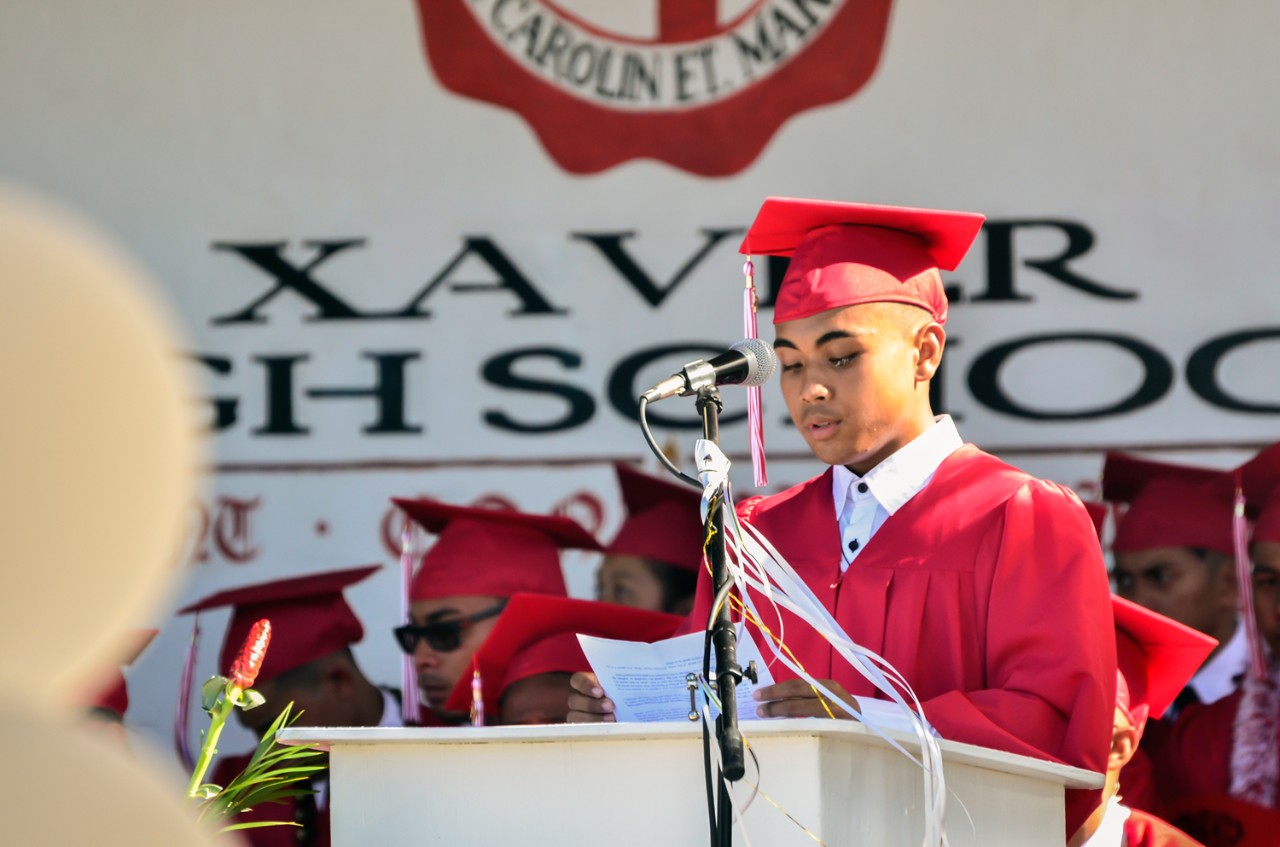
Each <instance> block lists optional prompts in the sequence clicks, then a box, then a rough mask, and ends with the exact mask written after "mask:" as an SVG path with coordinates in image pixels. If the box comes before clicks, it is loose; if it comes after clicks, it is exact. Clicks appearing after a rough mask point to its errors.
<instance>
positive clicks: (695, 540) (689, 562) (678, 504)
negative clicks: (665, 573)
mask: <svg viewBox="0 0 1280 847" xmlns="http://www.w3.org/2000/svg"><path fill="white" fill-rule="evenodd" d="M614 469H615V470H616V471H617V474H618V486H619V487H620V488H621V489H622V499H623V502H624V503H626V506H627V519H626V520H625V521H623V523H622V528H621V529H619V530H618V534H617V535H616V536H614V539H613V541H611V542H610V543H609V545H608V546H607V547H605V548H604V552H605V553H606V554H608V555H611V556H638V557H640V558H642V559H653V560H655V561H659V562H664V563H666V564H669V565H675V566H676V567H679V568H684V569H685V570H691V571H696V570H697V569H698V568H699V567H700V566H701V565H702V513H701V511H700V509H701V505H702V492H700V491H698V490H697V489H696V488H692V487H690V486H688V485H681V484H678V483H675V482H667V481H666V480H665V479H659V478H658V477H655V476H650V475H649V474H647V473H641V472H640V471H637V470H635V469H633V468H631V467H630V466H628V465H625V464H622V463H618V464H616V465H614Z"/></svg>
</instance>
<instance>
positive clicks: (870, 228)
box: [739, 197, 985, 323]
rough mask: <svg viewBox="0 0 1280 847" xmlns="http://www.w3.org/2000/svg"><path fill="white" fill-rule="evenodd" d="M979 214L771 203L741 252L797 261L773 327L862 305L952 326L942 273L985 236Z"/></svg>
mask: <svg viewBox="0 0 1280 847" xmlns="http://www.w3.org/2000/svg"><path fill="white" fill-rule="evenodd" d="M984 219H985V218H984V217H983V216H982V215H980V214H977V213H975V212H951V211H942V210H937V209H912V208H906V207H901V206H877V205H870V204H866V203H837V202H833V201H827V200H800V199H795V198H790V197H770V198H768V199H767V200H765V201H764V205H762V206H761V207H760V211H759V212H758V213H757V214H756V219H755V221H754V222H753V223H752V224H751V228H750V229H749V230H748V231H747V236H746V238H745V239H743V242H742V246H741V247H740V248H739V252H741V253H746V254H748V255H768V256H790V257H791V264H790V266H789V267H788V268H787V273H786V275H785V276H784V277H783V280H782V284H781V286H780V287H779V289H778V296H777V303H776V305H775V307H774V315H773V322H774V323H782V322H785V321H792V320H798V319H800V318H806V317H809V316H810V315H816V314H818V313H819V312H824V311H826V310H827V309H835V308H839V307H842V306H854V305H858V304H860V303H884V302H888V303H907V304H910V305H913V306H919V307H920V308H922V309H924V310H926V311H927V312H929V313H930V314H931V315H932V316H933V318H934V320H936V321H937V322H938V323H945V322H946V320H947V297H946V293H945V292H944V291H943V289H942V277H941V276H940V275H939V273H938V269H939V268H941V269H943V270H954V269H955V268H956V266H957V265H959V264H960V261H961V260H962V259H963V258H964V255H965V253H966V252H968V250H969V246H970V245H971V244H972V243H973V240H974V238H976V237H977V235H978V232H979V230H981V229H982V222H983V220H984Z"/></svg>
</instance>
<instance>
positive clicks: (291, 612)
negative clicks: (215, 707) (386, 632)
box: [179, 565, 382, 682]
mask: <svg viewBox="0 0 1280 847" xmlns="http://www.w3.org/2000/svg"><path fill="white" fill-rule="evenodd" d="M381 567H382V566H381V565H368V566H365V567H360V568H348V569H346V570H340V571H329V572H327V573H319V574H308V575H306V576H296V577H290V578H288V579H278V580H275V581H274V582H264V583H260V584H258V585H247V586H245V587H243V588H233V589H230V590H228V591H220V592H218V593H217V594H212V595H210V596H208V597H206V598H204V599H203V600H201V601H199V602H197V603H192V604H191V605H190V606H187V607H186V608H184V609H180V610H179V614H186V613H190V612H201V611H204V610H206V609H217V608H221V607H223V606H230V607H232V611H231V622H230V623H229V624H227V634H226V637H225V638H223V640H222V652H221V654H220V655H219V657H218V672H219V673H227V672H228V671H229V670H230V668H231V663H232V662H233V661H234V660H235V657H236V654H237V653H238V652H239V651H240V647H241V646H242V645H243V644H244V639H245V637H246V636H248V634H249V630H250V629H251V628H252V627H253V625H254V623H256V622H257V621H259V620H261V619H262V618H266V619H267V620H269V621H271V645H270V646H269V647H268V648H267V656H266V658H265V659H264V660H263V662H262V670H261V671H260V672H259V673H258V681H259V682H265V681H266V680H268V679H271V678H272V677H274V676H278V675H280V674H282V673H284V672H285V671H289V670H293V669H294V668H297V667H301V666H302V665H305V664H306V663H308V662H312V661H315V660H316V659H319V658H322V657H324V656H327V655H329V654H330V653H334V652H336V651H338V650H341V649H342V648H344V647H349V646H350V645H352V644H355V643H356V642H358V641H360V639H362V638H364V627H363V626H361V625H360V619H359V618H357V617H356V613H355V612H353V611H352V610H351V607H350V606H349V605H347V601H346V599H345V598H344V597H343V596H342V592H343V589H345V588H347V587H348V586H350V585H354V584H355V583H357V582H359V581H360V580H362V579H364V578H366V577H367V576H369V575H370V574H372V573H373V572H374V571H377V570H379V569H380V568H381Z"/></svg>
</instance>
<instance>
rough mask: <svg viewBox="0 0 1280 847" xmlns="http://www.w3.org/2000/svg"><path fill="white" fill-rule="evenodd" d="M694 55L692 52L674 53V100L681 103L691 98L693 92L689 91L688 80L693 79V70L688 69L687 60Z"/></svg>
mask: <svg viewBox="0 0 1280 847" xmlns="http://www.w3.org/2000/svg"><path fill="white" fill-rule="evenodd" d="M694 55H695V54H693V53H677V54H676V55H675V60H674V61H675V67H676V100H679V101H680V102H682V103H683V102H686V101H688V100H691V99H693V93H692V92H691V91H689V81H690V80H691V79H693V71H692V70H690V69H689V67H688V64H687V62H688V61H689V60H690V59H692V58H693V57H694Z"/></svg>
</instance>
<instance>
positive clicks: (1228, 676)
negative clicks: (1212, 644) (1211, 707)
mask: <svg viewBox="0 0 1280 847" xmlns="http://www.w3.org/2000/svg"><path fill="white" fill-rule="evenodd" d="M1248 667H1249V636H1248V634H1247V633H1245V630H1244V622H1243V621H1241V620H1237V621H1236V631H1235V634H1234V635H1232V636H1231V638H1230V639H1229V640H1228V641H1227V643H1226V644H1224V645H1222V649H1221V650H1219V651H1218V652H1217V653H1214V654H1213V657H1212V658H1211V659H1209V661H1207V662H1205V663H1204V664H1203V665H1201V666H1200V670H1198V671H1196V675H1195V676H1193V677H1191V682H1189V683H1187V684H1188V685H1190V686H1191V688H1192V689H1193V690H1194V691H1195V692H1196V696H1197V697H1199V698H1200V702H1201V703H1213V702H1215V701H1217V700H1221V699H1222V698H1223V697H1226V696H1227V695H1228V694H1230V693H1231V692H1232V691H1235V690H1236V689H1237V688H1239V687H1240V686H1239V684H1238V681H1239V679H1240V677H1241V676H1242V675H1243V674H1244V672H1245V670H1246V669H1247V668H1248Z"/></svg>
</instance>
